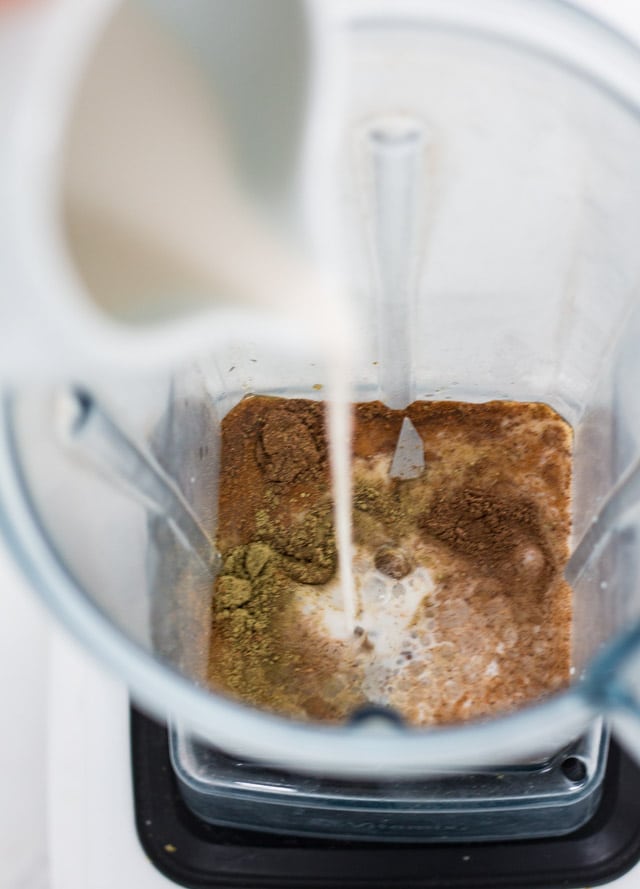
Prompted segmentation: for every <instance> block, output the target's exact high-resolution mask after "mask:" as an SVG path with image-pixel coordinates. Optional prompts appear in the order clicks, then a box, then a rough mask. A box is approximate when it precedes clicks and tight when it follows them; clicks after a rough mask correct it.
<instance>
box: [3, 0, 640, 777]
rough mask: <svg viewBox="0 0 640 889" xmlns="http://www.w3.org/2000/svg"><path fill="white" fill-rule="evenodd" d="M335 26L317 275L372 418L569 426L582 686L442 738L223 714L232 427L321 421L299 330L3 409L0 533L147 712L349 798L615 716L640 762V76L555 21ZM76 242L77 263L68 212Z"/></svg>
mask: <svg viewBox="0 0 640 889" xmlns="http://www.w3.org/2000/svg"><path fill="white" fill-rule="evenodd" d="M146 6H147V8H148V9H151V10H154V8H156V7H157V11H158V12H160V11H161V10H164V11H165V12H166V9H168V8H172V14H173V15H174V16H177V17H178V18H179V17H180V15H181V14H182V12H181V10H184V15H185V16H186V15H188V14H190V13H191V12H193V10H194V9H198V8H200V7H198V5H197V4H196V5H195V6H192V5H191V4H189V3H184V2H181V3H180V4H177V3H176V4H174V6H173V7H171V4H169V3H167V2H163V3H160V2H158V3H153V2H152V0H148V2H147V4H146ZM187 11H189V13H188V12H187ZM325 15H326V18H327V21H326V22H325V26H326V25H327V23H328V26H329V27H328V30H329V31H330V33H331V39H332V40H333V42H334V44H335V46H336V47H337V48H338V49H337V50H336V51H338V50H339V54H340V60H341V64H340V66H339V67H338V68H336V70H337V72H338V74H337V75H336V74H335V72H334V77H337V76H338V75H339V77H340V78H342V80H341V89H340V90H335V89H334V88H333V87H332V89H330V90H328V91H327V92H326V93H325V94H324V95H323V94H322V90H320V93H319V94H318V95H316V96H315V99H316V100H317V103H318V107H317V108H313V107H312V108H311V109H310V110H309V111H308V113H309V120H311V121H314V120H315V123H314V124H313V126H314V127H315V128H316V130H318V129H320V130H322V128H323V127H326V128H328V129H329V130H330V131H331V139H330V140H328V142H327V144H329V142H330V143H331V146H332V151H331V152H330V154H331V157H330V158H329V156H328V154H325V155H323V158H322V160H323V163H326V164H328V168H327V167H324V166H323V167H322V168H317V167H314V164H313V163H311V162H309V164H308V165H307V168H306V169H305V171H304V176H306V177H307V180H308V181H307V182H306V184H305V181H304V176H303V180H302V181H301V183H300V184H299V187H300V189H301V191H304V190H305V188H306V189H307V193H308V194H313V195H314V196H315V199H316V200H317V201H318V202H319V203H318V205H317V206H316V205H314V204H313V201H308V202H307V204H306V205H305V206H306V209H305V212H306V213H307V214H308V217H309V218H308V219H307V222H308V224H309V230H310V231H313V230H314V219H313V217H314V215H315V214H317V215H318V216H319V217H320V216H321V217H322V218H323V220H324V224H325V229H326V223H327V220H329V221H330V226H329V227H330V228H331V231H330V232H329V233H327V231H326V230H324V231H320V229H322V228H323V226H319V227H318V231H317V232H316V235H317V238H318V244H319V243H320V242H322V246H321V247H320V246H318V249H317V255H318V256H320V255H324V256H329V255H330V256H331V262H332V264H333V266H334V267H335V268H338V269H340V271H341V275H342V278H343V280H344V281H345V282H346V289H347V291H348V293H349V298H350V301H351V303H352V307H353V311H354V314H355V315H356V317H357V318H358V324H359V338H360V351H359V353H358V356H357V361H356V362H355V363H354V367H353V372H352V379H351V384H352V389H353V399H354V400H355V401H367V400H374V399H380V400H381V401H383V402H385V403H387V404H389V405H390V406H393V407H399V408H404V407H405V406H406V405H407V404H408V403H409V402H411V401H412V400H414V399H427V400H428V399H436V400H446V399H455V400H466V401H475V402H480V401H487V400H491V399H510V400H522V401H540V402H545V403H547V404H549V405H551V406H552V407H553V408H555V409H556V410H557V411H558V412H559V413H560V414H561V415H562V416H563V417H564V418H565V419H566V420H567V421H568V423H570V425H571V426H572V427H573V430H574V434H575V446H574V455H573V466H574V491H573V548H574V549H575V550H576V552H579V553H580V562H579V563H578V562H575V561H574V562H573V563H572V567H573V569H574V576H572V580H573V585H574V611H575V614H574V626H573V640H574V652H573V663H574V676H573V680H574V681H573V682H572V684H571V686H570V687H569V688H567V689H566V690H564V691H561V692H559V693H557V694H555V695H554V696H552V697H551V698H549V699H547V700H545V701H542V702H539V703H536V704H534V705H530V706H528V707H525V708H522V709H521V710H519V711H517V712H514V713H512V714H509V715H505V716H503V717H499V718H494V719H491V720H486V721H483V722H481V723H473V724H465V725H460V726H452V727H442V728H433V729H411V728H408V727H405V726H402V725H396V724H388V723H386V722H384V721H383V722H382V723H380V722H378V723H376V722H375V721H366V720H365V721H364V722H362V723H359V724H354V725H348V726H326V725H319V724H313V723H302V722H298V721H296V720H290V719H286V718H283V717H277V716H274V715H272V714H269V713H265V712H261V711H259V710H257V709H253V708H251V707H248V706H246V705H243V704H241V703H238V702H237V701H234V700H231V699H229V698H226V697H225V696H224V695H222V694H219V693H215V692H212V691H210V690H208V689H207V688H206V687H205V681H204V663H205V661H206V658H207V657H208V650H209V649H208V644H209V638H208V637H209V630H210V620H211V618H210V608H211V595H212V583H213V578H214V576H215V572H216V570H217V561H216V556H215V552H214V543H215V535H216V510H217V489H218V472H219V446H220V422H221V420H222V418H223V417H224V416H225V414H226V413H227V412H228V411H229V410H230V409H231V408H232V407H233V406H234V405H235V404H237V403H238V402H239V401H240V400H241V399H242V398H243V397H245V396H247V395H250V394H272V395H273V394H275V395H286V396H296V397H305V398H313V399H318V398H321V397H322V392H321V391H319V390H318V386H323V385H324V384H325V383H326V380H327V375H328V371H329V368H327V366H326V361H325V360H324V358H323V356H322V354H316V351H317V350H316V351H314V350H313V349H312V348H311V346H308V345H307V344H304V345H301V342H300V341H299V339H296V338H295V337H294V336H293V335H291V334H290V333H289V332H288V330H286V329H283V327H285V325H283V323H282V322H281V321H275V322H272V323H270V324H268V325H267V324H264V323H262V321H256V320H252V318H251V317H250V316H248V315H247V316H243V318H242V321H241V323H236V324H235V325H234V326H227V327H225V326H224V325H223V324H220V325H218V326H217V327H216V326H215V325H214V327H215V329H213V330H212V331H211V332H210V334H209V342H208V347H207V349H206V350H204V349H203V348H202V347H201V346H200V348H199V352H198V354H197V355H194V356H193V358H192V360H187V359H180V360H178V359H177V358H176V359H175V360H173V361H172V362H171V366H170V367H167V366H166V365H165V366H160V365H159V364H156V365H155V366H153V367H152V366H150V367H147V368H146V369H145V370H144V371H139V370H138V371H136V369H135V368H131V367H123V368H117V367H116V366H115V362H114V364H113V366H112V367H111V368H110V370H109V373H108V374H107V373H106V372H105V368H104V365H103V367H102V368H101V373H95V372H93V373H92V372H91V371H90V368H88V369H87V370H86V372H85V374H84V377H83V375H82V374H81V373H80V371H79V369H78V368H76V369H75V371H74V380H73V382H74V386H73V387H70V388H67V389H64V391H61V389H60V387H59V386H56V387H51V388H49V389H47V388H46V387H44V386H42V385H39V386H36V385H33V384H32V385H29V386H27V385H23V386H21V385H15V386H12V387H11V389H10V390H7V391H6V393H5V398H4V401H3V408H2V425H1V438H0V491H1V492H2V498H1V504H0V506H1V522H2V530H3V534H4V536H5V538H6V540H7V541H8V543H9V546H10V548H11V550H12V552H13V553H14V555H15V556H16V558H17V559H18V561H19V562H20V564H21V565H22V567H23V568H24V570H25V572H26V573H27V575H28V576H29V578H30V580H31V581H32V583H33V585H34V587H35V588H36V589H38V591H39V592H40V593H41V595H42V596H43V598H44V599H45V600H46V601H47V603H48V604H49V606H50V608H51V609H52V611H53V612H54V613H56V614H57V615H58V616H59V617H60V619H61V620H62V621H63V622H65V623H66V624H67V625H68V626H69V627H70V628H71V629H72V630H73V631H74V632H75V633H76V634H77V635H78V636H79V637H80V638H82V639H83V640H84V641H85V643H86V644H87V645H88V646H89V647H90V648H91V649H92V650H95V651H96V653H98V654H99V655H100V656H102V657H103V658H104V659H106V660H107V661H108V662H109V663H110V664H111V665H112V666H113V667H114V668H115V669H116V670H117V671H118V672H119V673H120V674H121V675H122V676H124V677H125V678H126V680H127V682H128V683H129V685H130V687H131V689H132V691H133V693H134V695H135V696H136V697H137V698H138V699H140V700H141V701H142V702H144V704H145V705H146V706H148V707H150V708H152V709H153V710H154V711H156V712H161V713H163V714H165V715H169V716H170V717H171V718H172V719H174V720H177V721H178V722H180V724H184V725H185V726H187V727H188V728H189V729H190V730H193V731H195V732H197V733H198V735H199V736H201V737H203V738H204V739H206V740H208V741H210V742H211V743H213V744H215V745H216V746H217V747H218V748H220V749H222V750H223V751H225V752H227V753H230V754H232V755H233V756H236V757H241V758H248V759H251V760H254V761H257V762H260V763H263V764H268V765H274V766H282V767H286V768H289V769H293V770H298V771H300V772H303V773H317V774H323V775H329V776H334V777H341V778H354V777H358V776H360V777H363V776H370V775H376V776H377V777H379V778H386V777H394V776H395V777H398V776H404V777H412V776H417V775H424V774H426V773H428V772H430V771H434V770H438V769H451V770H454V771H465V770H468V769H470V768H472V767H474V766H479V765H486V764H488V763H505V762H514V761H516V760H522V759H523V758H524V759H526V758H527V757H535V756H536V755H537V754H539V753H540V751H543V750H551V749H556V748H560V747H562V745H566V744H568V743H570V742H571V741H572V740H573V739H574V738H576V737H577V736H579V735H580V734H581V733H582V732H584V731H585V730H586V729H587V727H588V726H590V725H591V724H592V723H593V722H594V720H595V719H596V718H597V717H598V715H600V714H602V713H605V714H606V715H607V717H608V718H609V719H610V720H611V721H612V723H613V725H614V728H615V730H616V731H617V732H618V733H619V734H620V737H621V739H622V740H624V741H625V742H626V743H628V744H629V746H630V747H631V748H632V749H638V747H640V732H639V726H640V723H639V722H638V716H639V714H638V704H637V702H636V694H635V682H636V680H635V676H634V672H635V664H636V661H637V659H638V657H639V656H640V647H639V646H640V623H639V620H640V603H639V601H638V594H637V586H638V583H637V577H638V568H639V565H638V560H637V554H636V549H635V545H634V540H635V535H636V533H637V521H636V520H637V515H636V512H635V511H634V509H633V507H634V503H635V499H636V494H637V475H638V470H637V460H638V453H639V452H638V447H639V445H640V414H639V413H638V410H637V407H636V405H635V397H634V393H635V381H636V380H637V378H638V374H639V372H640V368H639V366H638V358H637V354H636V350H635V348H634V341H635V340H634V330H638V329H640V328H639V327H638V326H637V318H638V311H637V310H638V307H639V305H640V301H639V299H638V285H639V283H640V253H639V252H638V250H637V245H636V223H637V220H638V218H640V210H639V209H638V208H640V167H639V165H638V162H637V157H638V149H639V148H640V88H639V87H638V84H639V83H640V54H638V52H637V50H636V49H635V48H633V47H632V46H630V45H628V44H627V43H626V42H625V41H624V40H622V39H621V38H620V37H618V36H617V35H615V34H614V33H612V32H610V31H608V30H607V29H606V28H605V27H604V26H603V25H601V24H599V23H597V22H596V21H595V20H593V19H591V18H589V17H587V16H585V15H582V14H580V13H578V12H577V11H575V10H573V9H572V8H570V7H567V6H565V5H564V4H561V3H552V2H541V3H540V2H539V3H533V2H525V0H523V2H520V3H513V2H502V0H495V2H487V3H484V4H482V5H480V4H470V3H458V2H447V3H444V2H436V0H433V2H431V0H429V2H421V3H412V2H395V3H393V4H391V3H387V2H362V3H359V2H353V3H347V4H343V5H340V6H335V7H334V6H333V5H331V4H329V5H327V7H325ZM203 21H204V20H203ZM202 33H203V32H202V31H201V32H199V36H200V37H201V36H202ZM185 35H186V36H185ZM182 36H183V39H184V40H185V42H186V45H187V46H189V45H190V41H191V42H192V43H193V42H194V41H195V31H194V30H193V29H191V30H189V29H185V30H184V32H183V35H182ZM192 50H193V52H195V47H194V46H192ZM325 51H328V50H327V48H326V47H325ZM323 71H324V69H323V66H322V64H320V63H318V70H317V72H316V75H317V76H320V75H322V74H323ZM327 76H328V75H327ZM334 86H335V84H334ZM334 99H335V102H336V105H335V107H333V106H332V105H331V102H332V100H334ZM338 100H339V101H338ZM69 101H70V102H71V99H69ZM70 113H71V114H73V105H72V104H71V112H70ZM314 115H315V117H314ZM310 126H311V125H310ZM315 160H316V161H317V160H318V158H317V156H316V158H315ZM327 169H328V171H329V174H330V175H329V174H328V173H327ZM318 182H321V183H322V189H319V188H317V183H318ZM313 184H315V185H316V187H315V188H312V185H313ZM60 188H61V189H62V190H63V188H64V183H62V184H61V185H60ZM320 192H322V194H320ZM327 207H329V208H330V212H328V211H327ZM2 212H3V214H6V212H7V210H6V209H4V210H3V211H2ZM5 222H6V217H5ZM57 225H58V229H57V237H58V243H57V248H58V249H59V250H60V251H63V250H64V249H66V250H67V251H68V252H67V261H72V260H73V256H74V254H73V250H77V249H79V248H77V245H76V247H74V248H73V249H70V248H69V246H68V233H65V230H64V224H63V220H62V211H61V209H60V207H58V217H57ZM65 238H67V242H66V243H67V247H64V244H65ZM70 257H71V259H70ZM76 259H77V255H76ZM114 261H116V259H115V258H114ZM327 261H329V260H327ZM57 280H59V279H58V278H56V277H55V276H53V277H52V281H51V282H50V284H51V286H52V287H55V285H56V281H57ZM634 325H635V326H634ZM128 335H129V334H128ZM123 336H124V334H123ZM285 346H286V348H285ZM86 381H88V384H87V383H86ZM78 383H79V384H82V386H79V385H78ZM585 535H587V536H585ZM582 540H584V542H583V543H582V544H580V541H582Z"/></svg>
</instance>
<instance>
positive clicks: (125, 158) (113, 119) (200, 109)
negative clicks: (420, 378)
mask: <svg viewBox="0 0 640 889" xmlns="http://www.w3.org/2000/svg"><path fill="white" fill-rule="evenodd" d="M108 41H111V44H112V45H113V46H117V53H109V52H108V51H106V50H108V48H109V47H108ZM108 41H107V45H106V46H105V44H103V46H102V49H101V51H98V52H97V53H96V54H95V56H94V59H93V60H92V67H91V70H90V76H89V77H88V78H87V79H86V80H85V83H84V86H83V89H82V92H81V94H80V97H79V100H78V103H77V109H76V113H75V115H74V117H73V119H72V122H71V126H70V131H69V136H68V141H67V154H66V182H65V206H64V212H65V221H66V227H67V233H68V237H69V242H70V247H71V252H72V254H74V258H75V259H76V264H77V266H78V268H79V270H80V273H81V275H82V277H83V279H84V281H85V283H86V285H87V289H88V290H89V291H90V293H91V294H92V295H93V297H94V298H95V299H96V301H97V302H98V303H99V304H100V305H101V306H102V307H103V308H106V309H107V310H108V311H110V312H111V313H112V314H114V313H115V314H123V312H124V311H125V310H126V311H128V312H131V309H132V306H133V309H134V313H135V314H137V315H138V316H142V317H144V318H150V319H153V318H154V316H156V317H157V316H158V315H162V314H163V313H164V312H166V309H167V305H166V303H167V300H169V301H170V302H171V301H173V303H175V302H176V298H178V299H182V300H184V301H185V305H186V307H187V308H192V307H193V304H194V299H195V305H196V307H203V306H204V307H206V301H207V300H213V301H216V300H218V301H219V300H220V294H226V295H227V297H226V298H227V300H228V301H233V302H234V303H239V304H241V305H243V306H247V307H254V308H256V309H260V310H267V311H275V312H277V313H278V314H281V315H282V316H283V317H284V319H285V323H286V319H287V318H289V319H292V320H294V321H298V322H301V324H302V325H304V327H305V328H306V329H307V330H308V331H309V334H310V335H311V336H312V337H313V340H314V344H316V345H317V346H318V347H319V348H320V349H321V351H322V354H323V355H324V356H325V358H326V363H327V367H328V369H329V390H328V396H329V397H328V410H327V419H328V428H329V439H330V442H329V447H330V458H331V468H332V486H333V499H334V525H335V533H336V542H337V548H338V560H339V572H340V578H341V589H342V597H343V608H344V617H345V623H346V632H347V635H348V636H349V635H351V634H352V633H353V630H354V628H355V619H356V611H357V606H356V596H355V589H354V582H353V577H352V569H351V553H352V544H351V467H350V462H351V460H350V452H351V415H350V411H351V409H350V401H351V397H350V385H349V379H350V373H349V371H350V356H351V354H352V352H353V329H352V323H351V320H350V318H349V314H348V311H347V308H346V306H345V300H344V299H343V298H342V296H341V294H340V291H339V288H336V287H335V286H332V285H328V284H326V283H325V282H324V281H322V280H321V279H320V277H319V276H318V275H317V274H316V273H315V272H314V271H312V270H311V269H310V268H309V267H307V265H306V264H305V263H304V262H303V261H302V260H301V259H300V258H298V256H297V255H296V253H295V251H294V250H293V249H289V247H288V246H287V245H285V244H283V243H282V242H281V241H280V240H279V239H278V238H277V237H276V236H275V235H274V234H273V232H272V231H271V230H270V229H269V227H268V226H267V225H266V224H265V223H264V222H263V221H262V220H260V219H259V217H258V214H257V212H256V211H255V209H254V208H253V207H252V206H250V205H249V203H248V201H247V199H246V198H245V196H244V194H243V193H242V191H241V189H240V187H239V186H238V184H237V178H236V176H235V174H234V171H233V168H232V162H231V158H230V152H229V149H228V145H227V144H226V133H225V126H224V124H223V122H222V120H221V117H220V116H219V115H217V114H216V109H215V108H214V107H212V97H211V91H210V90H205V89H204V85H203V83H202V81H201V78H200V77H199V75H198V72H197V71H196V70H195V69H194V66H193V65H192V64H190V60H189V59H187V58H185V56H184V55H183V53H182V52H181V49H180V47H179V45H178V44H177V42H176V41H174V40H172V39H171V36H170V35H169V34H168V33H166V32H165V31H164V29H163V28H162V27H160V26H159V25H158V23H157V22H155V21H154V20H152V19H151V17H150V16H148V15H146V14H145V13H144V11H143V10H142V9H140V8H139V7H134V6H133V5H131V4H126V5H124V6H122V7H121V8H120V9H119V10H118V11H117V12H116V14H115V16H114V18H113V20H112V21H111V23H110V25H109V31H108ZM141 60H142V63H141ZM116 61H117V64H114V62H116ZM167 121H171V125H170V126H168V125H167ZM114 257H117V258H118V261H117V262H114V261H113V258H114ZM172 308H175V305H174V306H172Z"/></svg>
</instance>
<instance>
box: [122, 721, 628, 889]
mask: <svg viewBox="0 0 640 889" xmlns="http://www.w3.org/2000/svg"><path fill="white" fill-rule="evenodd" d="M131 753H132V769H133V790H134V801H135V814H136V825H137V829H138V836H139V838H140V842H141V844H142V846H143V848H144V850H145V852H146V854H147V856H148V857H149V858H150V860H151V861H152V862H153V864H154V865H155V866H156V867H157V868H158V870H160V871H161V872H162V873H163V874H164V875H165V876H166V877H168V878H169V879H170V880H173V881H174V882H175V883H177V884H178V885H181V886H187V887H194V889H195V887H198V889H207V887H211V889H213V887H215V889H306V887H309V889H335V887H344V889H348V887H354V889H355V887H358V889H382V887H385V889H386V887H389V889H392V887H393V889H453V887H456V889H463V887H464V889H475V887H478V889H480V887H482V889H499V887H505V889H507V887H508V889H518V887H554V889H555V887H566V889H571V887H576V889H580V887H585V886H593V885H598V884H602V883H607V882H609V881H610V880H613V879H615V878H616V877H619V876H621V875H622V874H623V873H625V872H626V871H627V870H629V868H631V867H633V865H634V864H635V863H636V862H637V861H639V860H640V768H639V767H638V766H637V765H636V764H635V763H634V762H633V761H632V760H631V759H629V757H628V756H627V755H626V754H625V753H624V751H622V750H621V749H620V748H619V747H618V746H617V744H616V743H615V741H612V742H611V746H610V752H609V760H608V763H607V770H606V775H605V779H604V788H603V794H602V800H601V802H600V805H599V807H598V809H597V811H596V813H595V815H594V816H593V818H592V819H591V820H590V821H589V822H588V823H587V824H585V825H584V826H583V827H581V828H580V830H577V831H576V832H575V833H572V834H568V835H566V836H563V837H558V838H551V839H537V840H513V841H509V842H498V843H447V844H442V845H439V844H437V843H429V844H419V843H411V844H407V843H398V844H394V843H385V844H384V845H377V844H376V843H371V842H359V843H357V842H338V841H335V840H313V839H307V838H298V837H291V836H284V837H280V836H275V835H272V834H266V833H257V832H253V831H240V830H233V829H230V828H224V827H215V826H212V825H210V824H206V823H205V822H204V821H201V820H199V819H198V818H197V817H195V816H194V815H193V814H192V813H191V812H190V810H189V809H188V808H187V806H186V805H185V803H184V802H183V800H182V798H181V796H180V794H179V791H178V787H177V784H176V780H175V777H174V774H173V770H172V768H171V763H170V760H169V741H168V733H167V729H166V728H165V727H164V726H162V725H160V724H159V723H157V722H154V721H153V720H151V719H149V718H148V717H147V716H144V715H143V714H141V713H140V712H139V711H137V710H135V709H133V708H132V710H131Z"/></svg>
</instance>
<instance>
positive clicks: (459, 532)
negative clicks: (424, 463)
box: [418, 488, 555, 592]
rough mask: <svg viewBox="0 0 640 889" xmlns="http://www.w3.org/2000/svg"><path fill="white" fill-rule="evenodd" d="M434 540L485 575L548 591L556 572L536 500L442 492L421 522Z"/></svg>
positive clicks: (490, 492) (472, 491)
mask: <svg viewBox="0 0 640 889" xmlns="http://www.w3.org/2000/svg"><path fill="white" fill-rule="evenodd" d="M418 524H419V527H420V528H422V530H423V531H424V532H425V533H426V534H427V535H428V536H430V537H434V538H436V540H439V541H440V542H441V543H444V544H446V545H447V546H448V547H449V548H450V549H451V550H453V551H454V552H455V553H456V554H457V555H460V556H463V557H465V558H466V559H467V560H469V561H470V562H472V563H473V565H474V568H475V569H476V570H478V571H480V572H482V573H483V574H487V575H490V576H492V577H498V578H500V579H502V580H508V579H509V580H512V579H514V577H517V580H518V581H519V584H520V585H522V583H523V581H524V582H525V585H527V586H531V585H533V586H535V587H536V588H537V589H538V590H539V591H541V592H543V591H544V590H545V589H546V588H547V587H548V585H549V582H550V579H551V577H552V575H553V573H554V571H555V566H554V564H553V560H552V558H551V556H550V554H549V550H548V547H547V545H546V541H545V538H544V534H543V531H542V529H541V526H540V518H539V511H538V507H537V506H536V505H535V503H533V502H532V501H530V500H527V499H525V498H523V497H518V496H517V495H514V494H513V493H511V494H510V495H506V494H500V493H498V492H496V491H493V490H491V489H489V490H482V489H479V488H462V489H459V490H457V491H455V492H454V493H453V494H451V493H449V494H447V492H444V493H443V492H439V494H437V495H436V496H435V497H434V500H433V504H432V506H431V509H430V510H429V511H427V512H426V513H424V514H423V515H422V516H421V517H420V518H419V520H418Z"/></svg>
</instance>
